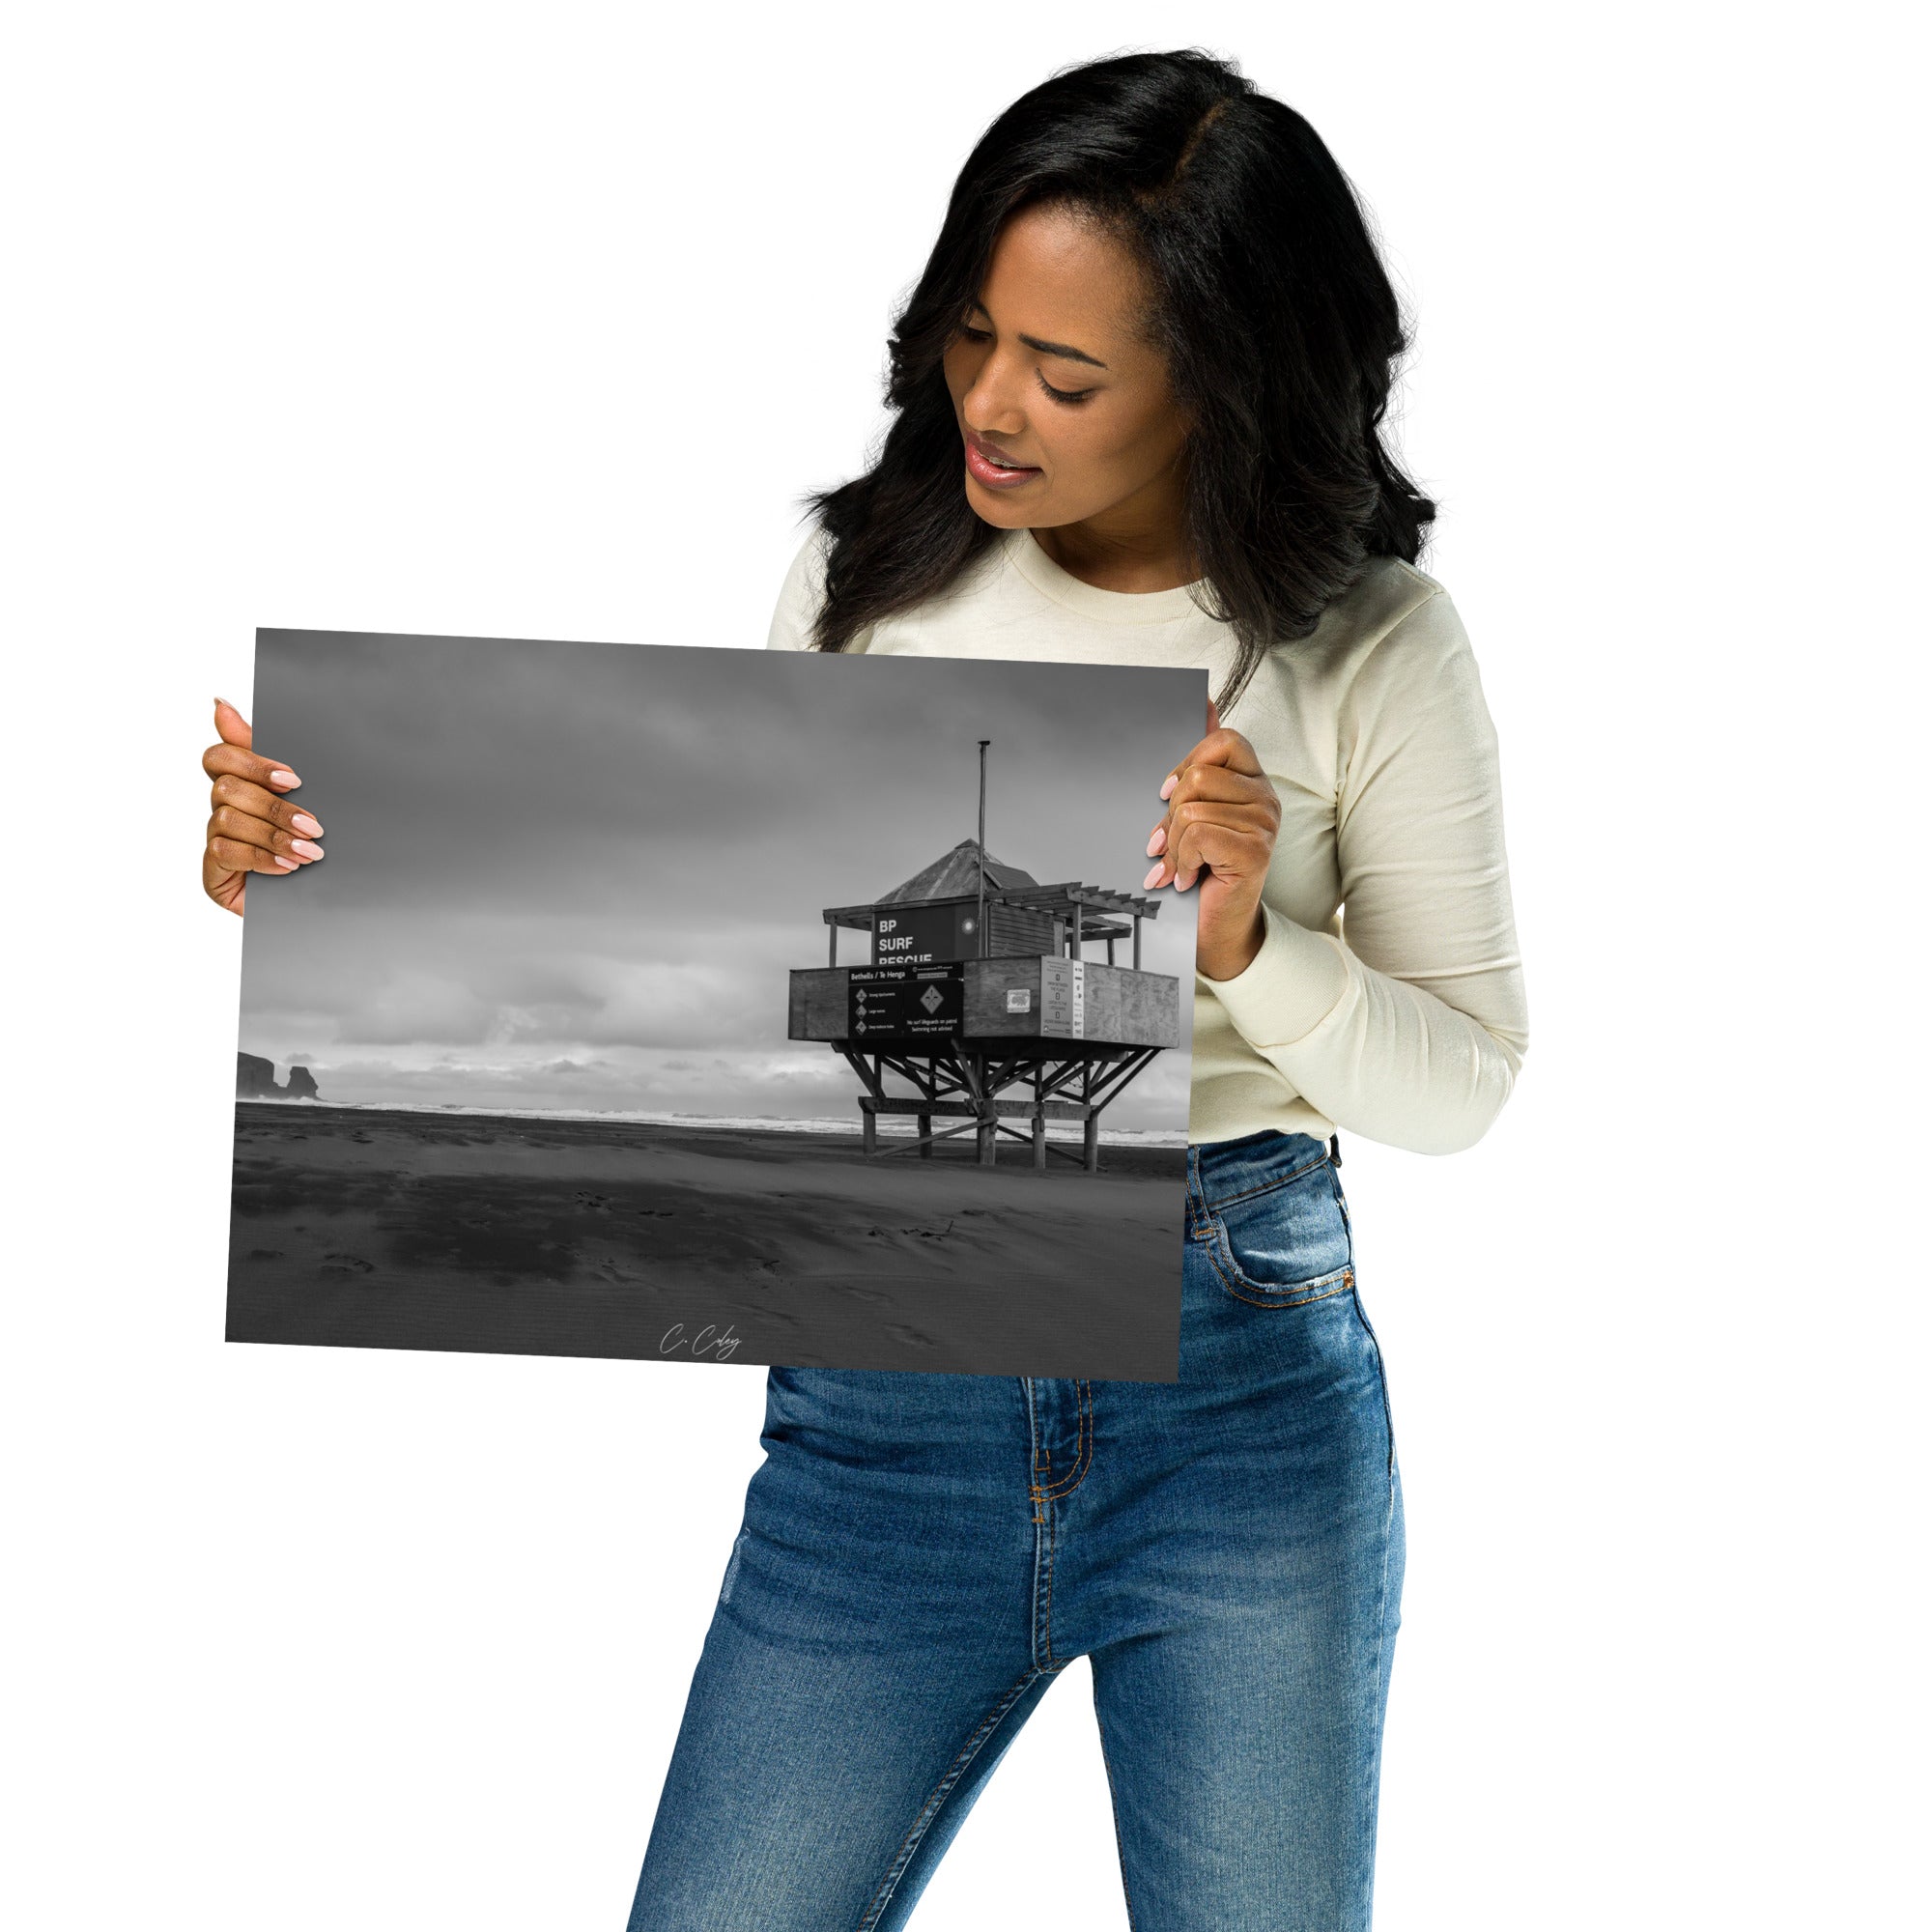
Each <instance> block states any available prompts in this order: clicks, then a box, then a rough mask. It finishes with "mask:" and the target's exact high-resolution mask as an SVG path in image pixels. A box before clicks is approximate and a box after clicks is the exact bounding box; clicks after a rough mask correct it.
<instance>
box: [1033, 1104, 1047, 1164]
mask: <svg viewBox="0 0 1932 1932" xmlns="http://www.w3.org/2000/svg"><path fill="white" fill-rule="evenodd" d="M1033 1171H1034V1172H1035V1173H1036V1174H1044V1173H1045V1172H1046V1113H1045V1110H1044V1109H1043V1108H1036V1109H1035V1110H1034V1117H1033Z"/></svg>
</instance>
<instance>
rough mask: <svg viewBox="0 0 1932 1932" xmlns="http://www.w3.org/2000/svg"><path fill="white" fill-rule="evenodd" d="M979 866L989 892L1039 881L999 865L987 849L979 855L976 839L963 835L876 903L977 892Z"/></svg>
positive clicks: (1012, 867)
mask: <svg viewBox="0 0 1932 1932" xmlns="http://www.w3.org/2000/svg"><path fill="white" fill-rule="evenodd" d="M982 869H983V870H984V872H985V875H986V886H987V889H988V890H989V891H993V892H999V891H1002V890H1005V889H1006V888H1008V887H1012V886H1037V885H1038V884H1039V881H1038V880H1037V879H1036V878H1035V877H1034V876H1033V874H1032V873H1031V872H1023V871H1021V870H1020V868H1019V867H1017V866H1006V865H1002V864H1001V863H1000V861H999V860H997V859H996V858H994V857H993V855H992V854H991V853H990V852H987V853H985V854H984V855H983V858H982V856H981V853H980V841H979V840H978V839H977V838H962V839H960V841H959V842H958V844H956V845H955V846H953V848H952V851H950V852H947V853H945V854H943V855H942V856H941V857H939V858H937V859H935V860H934V861H933V862H932V864H931V865H929V866H927V867H925V869H924V870H923V871H919V872H915V873H914V874H913V875H912V877H911V878H909V879H908V880H906V882H905V883H904V884H903V885H901V886H895V887H894V888H893V890H892V891H891V892H889V893H886V894H885V895H882V896H881V898H880V899H879V904H881V905H896V904H899V903H902V902H904V901H906V900H908V899H948V898H957V897H959V896H960V895H964V894H968V893H973V894H977V893H978V892H979V890H980V871H981V870H982Z"/></svg>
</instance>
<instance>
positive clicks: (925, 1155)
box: [919, 1114, 932, 1160]
mask: <svg viewBox="0 0 1932 1932" xmlns="http://www.w3.org/2000/svg"><path fill="white" fill-rule="evenodd" d="M931 1133H932V1116H931V1115H930V1114H922V1115H920V1117H919V1138H920V1143H921V1145H920V1150H919V1157H920V1159H921V1160H930V1159H931V1158H932V1142H931V1139H930V1138H929V1136H930V1135H931Z"/></svg>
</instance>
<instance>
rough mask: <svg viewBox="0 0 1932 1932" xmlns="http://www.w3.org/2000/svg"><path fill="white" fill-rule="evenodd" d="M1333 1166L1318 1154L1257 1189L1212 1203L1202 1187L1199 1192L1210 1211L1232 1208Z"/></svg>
mask: <svg viewBox="0 0 1932 1932" xmlns="http://www.w3.org/2000/svg"><path fill="white" fill-rule="evenodd" d="M1333 1165H1334V1163H1333V1162H1332V1161H1331V1160H1330V1159H1329V1158H1328V1156H1327V1155H1326V1154H1325V1153H1324V1154H1320V1155H1318V1156H1317V1157H1316V1158H1315V1159H1314V1160H1311V1161H1309V1162H1308V1163H1307V1164H1306V1165H1304V1166H1302V1167H1297V1168H1296V1169H1295V1170H1294V1172H1293V1174H1284V1175H1281V1176H1279V1177H1278V1178H1277V1179H1273V1180H1264V1181H1263V1182H1262V1184H1261V1185H1260V1186H1259V1187H1250V1188H1247V1189H1245V1190H1244V1191H1243V1192H1242V1193H1239V1194H1224V1195H1222V1196H1220V1197H1219V1198H1218V1199H1217V1200H1213V1201H1208V1190H1207V1189H1206V1188H1205V1187H1204V1188H1203V1189H1202V1190H1201V1198H1202V1200H1203V1202H1204V1203H1205V1204H1206V1205H1207V1207H1208V1208H1209V1209H1210V1210H1211V1209H1213V1208H1232V1207H1233V1206H1234V1205H1235V1203H1236V1202H1237V1201H1252V1200H1253V1199H1254V1198H1255V1196H1256V1195H1257V1194H1267V1193H1271V1192H1272V1191H1273V1190H1274V1189H1275V1188H1277V1187H1286V1186H1287V1185H1288V1183H1289V1182H1290V1181H1291V1180H1299V1179H1301V1177H1302V1176H1303V1175H1304V1174H1313V1173H1314V1172H1315V1170H1316V1169H1317V1168H1318V1167H1332V1166H1333Z"/></svg>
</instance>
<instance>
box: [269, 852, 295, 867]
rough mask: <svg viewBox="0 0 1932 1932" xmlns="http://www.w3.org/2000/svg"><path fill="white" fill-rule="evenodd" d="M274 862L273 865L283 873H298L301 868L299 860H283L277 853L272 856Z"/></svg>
mask: <svg viewBox="0 0 1932 1932" xmlns="http://www.w3.org/2000/svg"><path fill="white" fill-rule="evenodd" d="M274 860H275V864H276V865H278V866H279V867H281V868H282V870H283V871H285V872H294V871H298V870H299V869H300V868H301V861H300V860H299V859H285V858H283V857H282V855H281V854H280V853H279V852H277V853H276V854H275V855H274Z"/></svg>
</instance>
